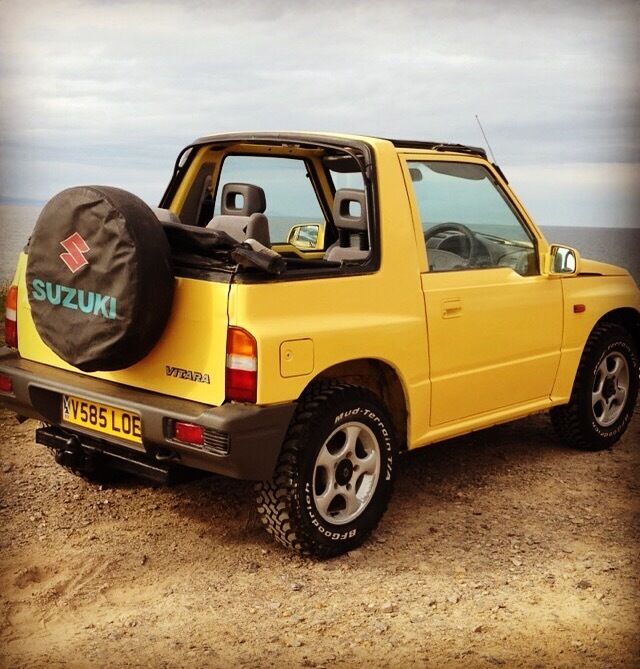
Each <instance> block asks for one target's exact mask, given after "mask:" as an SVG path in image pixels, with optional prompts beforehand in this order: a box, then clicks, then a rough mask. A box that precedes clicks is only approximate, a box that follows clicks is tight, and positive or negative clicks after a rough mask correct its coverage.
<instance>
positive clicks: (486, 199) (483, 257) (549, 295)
mask: <svg viewBox="0 0 640 669" xmlns="http://www.w3.org/2000/svg"><path fill="white" fill-rule="evenodd" d="M406 159H407V164H406V167H407V170H405V174H406V175H407V179H408V181H409V183H410V191H411V192H412V195H413V198H414V202H413V206H414V212H415V215H416V216H417V217H418V218H419V221H420V227H421V229H422V231H423V234H424V235H425V249H426V254H427V271H425V272H423V273H422V277H421V279H422V289H423V296H424V302H425V310H426V318H427V330H428V340H429V343H428V346H429V361H430V380H431V411H430V424H431V426H444V425H445V424H446V423H449V422H452V421H459V420H463V419H468V418H471V417H476V416H480V415H482V414H490V413H492V412H496V411H500V410H503V409H508V408H512V407H516V406H518V405H527V404H530V403H536V402H540V401H541V400H544V399H545V398H548V397H549V395H550V393H551V389H552V387H553V383H554V379H555V375H556V371H557V368H558V363H559V359H560V345H561V338H562V286H561V282H559V281H555V280H553V279H550V278H549V277H547V276H545V275H543V274H541V272H540V269H539V254H538V249H537V245H538V239H537V238H536V235H535V234H534V232H533V231H532V230H531V229H530V228H529V226H528V225H527V223H526V218H525V214H524V212H523V211H521V210H520V209H519V207H518V205H517V204H516V203H515V202H514V201H512V200H511V198H510V197H509V195H508V193H507V192H506V190H505V189H504V188H503V187H502V185H501V184H500V182H499V179H498V178H497V175H496V174H495V173H494V172H493V171H492V170H490V169H488V167H487V166H486V164H484V163H482V162H480V161H474V159H473V158H466V157H459V158H453V157H447V158H445V157H438V158H434V157H433V155H432V154H429V155H424V156H417V155H414V156H407V157H406ZM436 226H437V227H436Z"/></svg>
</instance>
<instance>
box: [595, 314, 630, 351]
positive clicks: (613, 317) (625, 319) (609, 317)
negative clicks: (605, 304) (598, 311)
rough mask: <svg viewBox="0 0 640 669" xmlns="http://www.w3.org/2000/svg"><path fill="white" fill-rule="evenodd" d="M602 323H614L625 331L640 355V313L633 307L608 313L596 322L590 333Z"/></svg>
mask: <svg viewBox="0 0 640 669" xmlns="http://www.w3.org/2000/svg"><path fill="white" fill-rule="evenodd" d="M603 323H615V324H616V325H620V326H622V327H623V328H624V329H625V330H627V332H629V334H630V335H631V337H632V338H633V341H634V343H635V345H636V350H637V351H638V352H639V353H640V312H638V311H637V310H636V309H634V308H633V307H620V308H618V309H613V310H612V311H608V312H607V313H606V314H604V315H603V316H601V317H600V319H599V320H598V321H597V322H596V324H595V325H594V326H593V329H592V330H591V333H593V331H594V330H595V329H596V328H597V327H598V326H600V325H602V324H603ZM591 333H589V336H591Z"/></svg>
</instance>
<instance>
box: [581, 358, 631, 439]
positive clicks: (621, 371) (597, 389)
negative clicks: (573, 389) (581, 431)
mask: <svg viewBox="0 0 640 669" xmlns="http://www.w3.org/2000/svg"><path fill="white" fill-rule="evenodd" d="M629 376H630V375H629V365H628V363H627V360H626V358H625V357H624V356H623V355H622V354H621V353H609V355H607V356H605V357H604V358H603V359H602V361H601V362H600V364H599V365H598V368H597V369H596V373H595V378H594V379H593V389H592V391H591V408H592V410H593V417H594V418H595V420H596V423H598V425H600V427H609V426H610V425H613V424H614V423H615V422H616V421H617V420H618V418H620V415H621V414H622V412H623V410H624V407H625V404H626V403H627V396H628V394H629Z"/></svg>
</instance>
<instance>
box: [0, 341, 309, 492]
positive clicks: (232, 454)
mask: <svg viewBox="0 0 640 669" xmlns="http://www.w3.org/2000/svg"><path fill="white" fill-rule="evenodd" d="M0 374H5V375H7V376H9V377H10V378H11V381H12V385H13V392H12V394H5V393H0V406H4V407H6V408H7V409H9V410H11V411H14V412H15V413H16V414H18V415H21V416H27V417H29V418H36V419H38V420H42V421H45V422H47V423H50V424H52V425H63V427H64V428H65V431H72V432H75V433H76V434H78V435H79V437H80V439H81V440H82V437H83V435H86V437H87V438H91V439H92V441H93V442H94V443H95V440H96V439H99V440H101V441H104V442H105V445H106V444H110V443H111V444H116V445H117V446H118V447H122V448H125V449H130V450H133V451H138V452H140V454H141V455H142V454H146V456H149V457H151V458H157V459H158V460H159V461H160V460H161V461H163V462H166V461H167V458H172V459H174V460H175V461H176V462H179V463H180V464H182V465H185V466H187V467H195V468H196V469H203V470H206V471H210V472H216V473H218V474H223V475H226V476H231V477H233V478H239V479H249V480H262V479H268V478H271V475H272V474H273V470H274V469H275V465H276V461H277V458H278V455H279V453H280V448H281V446H282V442H283V440H284V436H285V433H286V431H287V428H288V426H289V422H290V420H291V417H292V416H293V412H294V410H295V406H296V405H295V403H293V402H291V403H287V404H277V405H274V406H268V407H262V406H256V405H252V404H223V405H222V406H219V407H211V406H208V405H206V404H201V403H199V402H191V401H189V400H182V399H179V398H176V397H169V396H167V395H161V394H159V393H153V392H149V391H146V390H138V389H136V388H131V387H129V386H123V385H119V384H116V383H112V382H110V381H104V380H102V379H96V378H93V377H91V376H85V375H83V374H78V373H76V372H68V371H65V370H62V369H57V368H55V367H51V366H49V365H43V364H41V363H37V362H32V361H31V360H25V359H23V358H21V357H20V356H19V355H18V354H17V353H16V352H15V351H12V350H11V349H8V348H0ZM62 395H73V396H76V397H83V398H85V399H87V400H91V401H93V402H99V403H101V404H106V405H108V406H115V407H119V408H121V409H124V410H127V411H132V412H134V413H136V414H138V415H139V416H140V419H141V423H142V444H137V443H132V442H127V441H122V440H119V439H117V438H113V437H110V436H106V435H103V434H101V433H99V432H95V431H84V430H82V429H80V428H78V427H77V426H69V425H64V424H63V423H61V406H62ZM172 421H185V422H188V423H195V424H197V425H202V426H203V427H204V428H205V429H206V430H207V433H208V434H211V435H212V436H213V439H212V441H210V442H209V443H208V444H205V445H203V446H193V445H188V444H184V443H181V442H178V441H176V440H175V439H173V438H172V436H171V429H170V428H171V425H172Z"/></svg>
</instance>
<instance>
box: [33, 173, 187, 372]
mask: <svg viewBox="0 0 640 669" xmlns="http://www.w3.org/2000/svg"><path fill="white" fill-rule="evenodd" d="M28 253H29V257H28V261H27V285H28V295H29V303H30V304H31V315H32V317H33V321H34V323H35V326H36V329H37V331H38V334H39V335H40V337H41V338H42V339H43V341H44V342H45V343H46V344H47V346H49V348H51V349H52V350H53V351H55V353H57V354H58V355H59V356H60V357H61V358H62V359H63V360H65V361H66V362H68V363H69V364H71V365H73V366H74V367H77V368H78V369H81V370H83V371H85V372H94V371H98V370H115V369H124V368H126V367H129V366H131V365H132V364H134V363H135V362H137V361H138V360H141V359H142V358H144V357H145V356H146V355H147V353H149V351H150V350H151V349H152V348H153V346H154V345H155V344H156V343H157V341H158V339H159V338H160V335H161V334H162V331H163V330H164V328H165V325H166V323H167V320H168V318H169V313H170V311H171V303H172V299H173V291H174V277H173V270H172V267H171V253H170V248H169V243H168V242H167V238H166V236H165V234H164V231H163V229H162V225H161V224H160V222H159V221H158V219H157V218H156V216H155V215H154V213H153V212H152V211H151V209H150V208H149V207H148V206H147V205H146V204H145V203H144V202H143V201H142V200H141V199H140V198H138V197H136V196H135V195H133V194H131V193H128V192H127V191H124V190H121V189H119V188H111V187H109V186H79V187H76V188H69V189H67V190H64V191H62V192H61V193H59V194H58V195H56V196H55V197H53V198H52V199H51V200H49V202H48V203H47V204H46V205H45V207H44V209H43V210H42V213H41V214H40V216H39V218H38V220H37V222H36V225H35V228H34V231H33V234H32V236H31V239H30V241H29V248H28Z"/></svg>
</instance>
